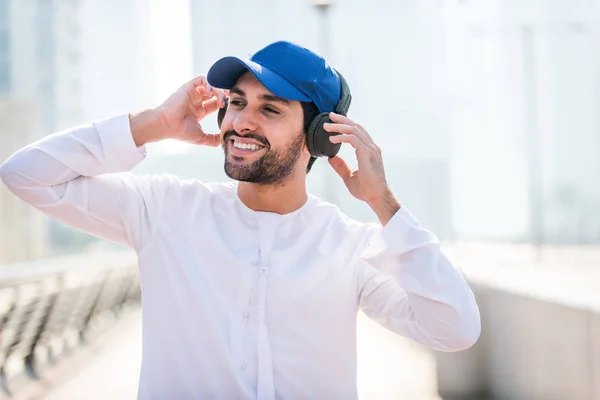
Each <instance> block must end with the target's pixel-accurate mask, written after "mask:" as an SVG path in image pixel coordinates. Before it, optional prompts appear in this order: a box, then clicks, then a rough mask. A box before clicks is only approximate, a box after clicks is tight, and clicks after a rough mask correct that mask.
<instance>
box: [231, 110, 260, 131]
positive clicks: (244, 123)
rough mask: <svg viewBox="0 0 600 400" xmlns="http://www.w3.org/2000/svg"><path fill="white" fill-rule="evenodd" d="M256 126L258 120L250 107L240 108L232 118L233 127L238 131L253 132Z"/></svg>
mask: <svg viewBox="0 0 600 400" xmlns="http://www.w3.org/2000/svg"><path fill="white" fill-rule="evenodd" d="M257 128H258V122H257V120H256V117H255V115H254V113H253V112H252V110H250V107H245V108H244V109H243V110H240V111H239V112H238V113H237V115H236V116H235V118H234V120H233V129H235V131H236V132H238V133H241V134H243V133H248V132H255V131H256V130H257Z"/></svg>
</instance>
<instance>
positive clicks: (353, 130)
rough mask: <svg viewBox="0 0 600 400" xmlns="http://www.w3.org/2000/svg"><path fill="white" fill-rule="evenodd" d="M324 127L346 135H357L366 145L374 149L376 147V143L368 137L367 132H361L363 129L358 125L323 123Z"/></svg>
mask: <svg viewBox="0 0 600 400" xmlns="http://www.w3.org/2000/svg"><path fill="white" fill-rule="evenodd" d="M323 129H325V130H326V131H327V132H337V133H341V134H344V135H355V136H356V137H358V138H359V139H360V140H361V142H363V143H364V145H365V146H366V147H368V148H371V149H373V150H374V149H375V147H374V143H372V142H371V141H370V140H369V138H367V137H366V136H365V134H364V133H363V132H361V130H360V129H358V128H357V127H356V126H351V125H345V124H331V123H325V124H323Z"/></svg>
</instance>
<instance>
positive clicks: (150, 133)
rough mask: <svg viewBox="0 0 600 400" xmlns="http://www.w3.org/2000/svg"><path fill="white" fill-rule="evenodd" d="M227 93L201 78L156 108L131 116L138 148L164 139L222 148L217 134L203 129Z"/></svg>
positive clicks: (221, 105) (182, 87)
mask: <svg viewBox="0 0 600 400" xmlns="http://www.w3.org/2000/svg"><path fill="white" fill-rule="evenodd" d="M225 98H226V97H225V93H224V92H223V91H222V90H220V89H216V88H213V87H212V86H210V85H209V84H208V82H207V81H206V77H204V76H199V77H196V78H194V79H192V80H191V81H189V82H187V83H185V84H184V85H183V86H181V87H180V88H179V89H178V90H177V91H176V92H175V93H173V94H172V95H171V96H170V97H169V98H168V99H167V100H165V102H164V103H162V104H161V105H160V106H158V107H157V108H155V109H151V110H146V111H143V112H141V113H138V114H132V115H131V116H130V124H131V132H132V135H133V139H134V141H135V143H136V145H137V146H141V145H144V144H146V143H150V142H156V141H159V140H162V139H176V140H181V141H184V142H187V143H192V144H197V145H204V146H214V147H216V146H219V145H220V144H221V137H220V134H218V133H206V132H204V130H203V129H202V127H201V126H200V123H199V122H200V121H202V120H203V119H204V118H205V117H206V116H207V115H209V114H212V113H214V112H215V111H217V110H218V109H219V108H221V107H223V106H224V105H225Z"/></svg>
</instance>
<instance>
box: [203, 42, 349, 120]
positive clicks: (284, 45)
mask: <svg viewBox="0 0 600 400" xmlns="http://www.w3.org/2000/svg"><path fill="white" fill-rule="evenodd" d="M246 71H250V72H252V73H253V74H254V76H256V78H257V79H258V80H259V81H260V82H261V83H262V84H263V85H264V86H265V87H266V88H267V89H268V90H269V91H270V92H271V93H273V94H274V95H276V96H279V97H282V98H284V99H287V100H298V101H306V102H310V101H312V102H314V103H315V104H316V106H317V108H318V109H319V111H320V112H331V111H334V110H335V106H336V105H337V103H338V102H339V100H340V94H341V93H340V91H341V89H340V79H339V77H338V75H337V73H336V72H335V70H334V69H333V68H332V67H331V66H330V65H329V63H327V60H325V58H324V57H323V56H321V55H319V54H317V53H315V52H313V51H311V50H309V49H307V48H304V47H302V46H299V45H297V44H295V43H291V42H286V41H279V42H275V43H271V44H270V45H268V46H266V47H264V48H263V49H261V50H259V51H258V52H257V53H255V54H254V55H253V56H252V57H251V58H250V59H243V58H238V57H224V58H221V59H220V60H218V61H217V62H216V63H214V64H213V66H212V67H211V68H210V69H209V71H208V74H207V77H206V78H207V80H208V83H209V84H210V85H211V86H213V87H216V88H219V89H227V90H228V89H231V88H232V87H233V86H234V85H235V84H236V82H237V80H238V79H239V78H240V76H242V74H243V73H244V72H246Z"/></svg>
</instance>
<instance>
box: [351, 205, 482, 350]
mask: <svg viewBox="0 0 600 400" xmlns="http://www.w3.org/2000/svg"><path fill="white" fill-rule="evenodd" d="M361 258H362V259H363V260H364V261H366V262H364V263H362V264H361V265H362V266H361V269H360V270H359V290H360V306H361V308H362V309H363V311H364V312H365V314H366V315H368V316H369V317H370V318H372V319H373V320H375V321H377V322H378V323H379V324H381V325H383V326H385V327H386V328H388V329H390V330H392V331H394V332H397V333H399V334H401V335H403V336H406V337H409V338H411V339H414V340H416V341H417V342H419V343H421V344H423V345H425V346H427V347H430V348H433V349H436V350H440V351H458V350H464V349H466V348H468V347H470V346H471V345H473V344H474V343H475V342H476V341H477V339H478V338H479V335H480V331H481V321H480V314H479V309H478V307H477V303H476V301H475V297H474V295H473V292H472V290H471V288H470V287H469V286H468V284H467V282H466V281H465V279H464V278H463V276H462V274H461V273H460V272H459V271H458V270H457V269H456V268H455V267H454V266H453V265H452V264H451V263H450V261H449V260H448V259H447V258H446V256H445V255H444V254H443V253H442V252H441V250H440V243H439V240H438V239H437V237H436V236H435V235H433V234H432V233H431V232H428V231H427V230H425V229H424V228H423V227H422V226H421V225H420V224H419V222H418V221H417V220H416V219H415V218H414V217H413V216H412V215H411V214H410V213H409V211H408V210H406V209H405V208H404V207H403V208H401V209H400V210H399V211H398V212H397V213H396V214H395V215H394V217H393V218H392V219H391V220H390V221H389V223H388V224H387V225H386V226H385V227H383V228H381V227H380V228H378V229H377V230H376V232H375V236H374V237H373V239H372V240H371V241H370V243H369V245H368V247H367V248H366V249H365V250H364V251H363V253H362V255H361Z"/></svg>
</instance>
